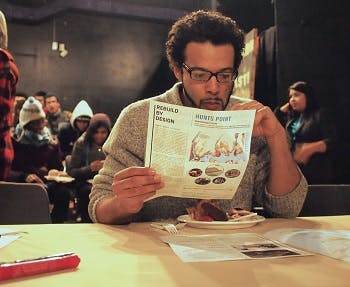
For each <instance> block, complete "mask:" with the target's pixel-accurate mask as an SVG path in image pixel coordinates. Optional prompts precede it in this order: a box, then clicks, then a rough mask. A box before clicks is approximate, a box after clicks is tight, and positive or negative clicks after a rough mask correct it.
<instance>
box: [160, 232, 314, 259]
mask: <svg viewBox="0 0 350 287" xmlns="http://www.w3.org/2000/svg"><path fill="white" fill-rule="evenodd" d="M161 239H162V240H163V241H164V242H166V243H168V244H169V245H170V247H171V248H172V250H173V251H174V252H175V254H176V255H177V256H178V257H180V259H181V260H182V261H184V262H210V261H226V260H242V259H271V258H280V257H290V256H304V255H311V254H309V253H307V252H304V251H302V250H298V249H295V248H291V247H289V246H285V245H283V244H281V243H280V242H276V241H273V240H270V239H267V238H265V237H263V236H261V235H258V234H255V233H235V234H211V235H191V236H182V235H176V236H174V235H170V236H162V237H161Z"/></svg>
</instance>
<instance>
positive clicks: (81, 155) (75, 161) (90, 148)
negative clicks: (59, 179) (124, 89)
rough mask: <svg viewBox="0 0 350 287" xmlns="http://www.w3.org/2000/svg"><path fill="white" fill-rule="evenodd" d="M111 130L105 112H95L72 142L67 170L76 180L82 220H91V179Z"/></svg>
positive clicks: (101, 160) (100, 165)
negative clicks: (77, 137) (84, 130)
mask: <svg viewBox="0 0 350 287" xmlns="http://www.w3.org/2000/svg"><path fill="white" fill-rule="evenodd" d="M110 131H111V121H110V119H109V117H108V116H107V115H106V114H102V113H98V114H95V115H94V116H93V117H92V118H91V121H90V125H89V127H88V129H87V130H86V132H85V133H84V134H83V135H82V136H81V137H80V138H79V139H78V140H77V141H76V143H75V144H74V148H73V152H72V157H71V160H70V163H69V165H68V166H67V172H68V174H69V175H71V176H72V177H74V178H75V180H76V195H77V198H78V211H79V213H80V215H81V219H82V222H91V219H90V217H89V213H88V205H89V194H90V191H91V180H92V178H93V177H94V176H95V175H96V174H97V173H98V171H99V170H100V169H101V168H102V166H103V162H104V159H105V154H104V153H103V151H102V145H103V144H104V142H105V141H106V139H107V137H108V135H109V133H110Z"/></svg>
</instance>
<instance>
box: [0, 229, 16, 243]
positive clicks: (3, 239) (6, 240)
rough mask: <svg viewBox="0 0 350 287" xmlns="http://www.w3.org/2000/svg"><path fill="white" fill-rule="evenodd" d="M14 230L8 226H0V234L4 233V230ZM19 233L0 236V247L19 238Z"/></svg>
mask: <svg viewBox="0 0 350 287" xmlns="http://www.w3.org/2000/svg"><path fill="white" fill-rule="evenodd" d="M15 231H16V230H13V229H9V228H0V234H1V233H6V232H15ZM20 237H21V235H18V234H16V235H6V236H1V237H0V248H2V247H4V246H6V245H8V244H10V243H11V242H13V241H15V240H17V239H18V238H20Z"/></svg>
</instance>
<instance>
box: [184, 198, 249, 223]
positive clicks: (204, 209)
mask: <svg viewBox="0 0 350 287" xmlns="http://www.w3.org/2000/svg"><path fill="white" fill-rule="evenodd" d="M187 213H188V215H189V216H190V217H191V219H193V220H198V221H229V220H232V221H238V219H239V218H242V221H244V220H252V217H255V216H256V213H253V212H250V211H248V210H244V209H242V208H237V207H236V208H233V209H232V211H231V212H230V213H229V214H227V213H226V212H225V211H223V210H222V209H221V208H220V207H219V206H218V204H217V203H216V202H214V201H211V200H205V199H203V200H201V201H199V202H198V204H197V205H196V206H194V207H189V208H187ZM239 221H241V220H239Z"/></svg>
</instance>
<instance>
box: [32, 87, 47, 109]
mask: <svg viewBox="0 0 350 287" xmlns="http://www.w3.org/2000/svg"><path fill="white" fill-rule="evenodd" d="M45 97H46V92H44V91H37V92H36V93H35V94H34V98H36V99H37V100H38V101H39V102H40V104H41V105H42V106H43V110H44V112H45V113H47V109H46V106H45Z"/></svg>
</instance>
